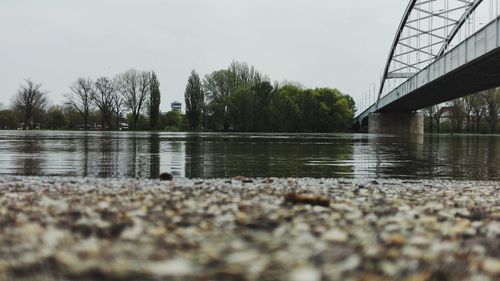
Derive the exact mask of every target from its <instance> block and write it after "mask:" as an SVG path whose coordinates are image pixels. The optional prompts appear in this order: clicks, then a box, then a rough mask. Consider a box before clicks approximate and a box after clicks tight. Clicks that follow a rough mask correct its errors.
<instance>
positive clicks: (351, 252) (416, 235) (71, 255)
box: [0, 177, 500, 281]
mask: <svg viewBox="0 0 500 281" xmlns="http://www.w3.org/2000/svg"><path fill="white" fill-rule="evenodd" d="M0 280H292V281H320V280H359V281H361V280H407V281H419V280H478V281H479V280H500V183H499V182H465V181H411V182H409V181H403V180H363V181H356V180H338V179H276V178H274V179H271V178H269V179H247V178H243V177H238V178H234V179H219V180H187V179H181V180H174V181H171V182H161V181H144V180H140V181H139V180H130V179H123V180H118V179H109V180H108V179H87V178H55V177H35V178H20V177H0Z"/></svg>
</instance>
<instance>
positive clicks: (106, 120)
mask: <svg viewBox="0 0 500 281" xmlns="http://www.w3.org/2000/svg"><path fill="white" fill-rule="evenodd" d="M94 87H95V89H94V93H93V98H92V100H93V101H94V103H95V105H96V106H97V107H98V108H99V110H100V111H101V115H102V127H103V128H104V129H107V130H109V129H111V127H112V124H111V118H112V114H113V95H115V93H116V88H115V85H114V83H113V81H111V80H110V79H109V78H107V77H100V78H98V79H97V80H96V82H95V83H94Z"/></svg>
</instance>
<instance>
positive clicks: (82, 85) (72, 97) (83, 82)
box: [65, 78, 94, 130]
mask: <svg viewBox="0 0 500 281" xmlns="http://www.w3.org/2000/svg"><path fill="white" fill-rule="evenodd" d="M93 83H94V82H93V81H92V80H91V79H90V78H78V79H77V80H76V81H75V82H73V84H71V86H69V89H70V90H71V93H69V94H67V95H65V98H66V104H68V105H70V106H71V107H73V108H74V109H76V110H77V111H78V112H79V113H80V115H81V116H82V117H83V121H84V123H85V130H87V129H88V125H89V114H90V111H91V109H92V104H93V99H92V97H93V96H94V87H93Z"/></svg>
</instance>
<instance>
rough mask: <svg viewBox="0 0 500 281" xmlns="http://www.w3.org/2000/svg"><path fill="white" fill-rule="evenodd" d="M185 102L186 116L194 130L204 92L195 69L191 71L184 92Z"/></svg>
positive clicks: (199, 117)
mask: <svg viewBox="0 0 500 281" xmlns="http://www.w3.org/2000/svg"><path fill="white" fill-rule="evenodd" d="M184 99H185V102H186V117H187V119H188V122H189V125H190V127H191V129H194V130H196V129H197V128H198V126H199V124H200V119H201V113H202V110H203V105H204V99H205V97H204V94H203V89H202V84H201V79H200V76H199V75H198V73H196V71H195V70H193V71H191V75H190V76H189V78H188V82H187V85H186V91H185V92H184Z"/></svg>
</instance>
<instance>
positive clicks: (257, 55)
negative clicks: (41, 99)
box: [0, 0, 408, 110]
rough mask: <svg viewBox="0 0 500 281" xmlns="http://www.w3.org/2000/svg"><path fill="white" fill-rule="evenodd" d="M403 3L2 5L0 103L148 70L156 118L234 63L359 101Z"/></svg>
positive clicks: (95, 1)
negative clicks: (37, 86)
mask: <svg viewBox="0 0 500 281" xmlns="http://www.w3.org/2000/svg"><path fill="white" fill-rule="evenodd" d="M407 3H408V1H406V0H376V1H374V0H358V1H352V0H344V1H341V0H1V1H0V103H3V104H4V105H9V104H11V100H12V98H11V97H12V96H13V95H14V94H15V93H16V90H17V89H18V88H19V84H20V83H21V82H22V81H23V79H25V78H30V79H33V80H34V81H36V82H40V83H42V84H43V88H44V89H45V90H47V91H49V99H50V100H51V102H52V103H54V104H57V103H61V102H62V101H63V94H64V93H66V92H67V91H68V85H70V84H71V82H72V81H74V80H76V78H78V77H80V76H89V77H91V78H96V77H98V76H101V75H107V76H114V75H115V74H117V73H119V72H123V71H125V70H127V69H131V68H136V69H140V70H154V71H156V72H157V74H158V76H159V79H160V82H161V91H162V104H163V105H162V109H163V110H165V109H167V108H168V107H169V104H170V102H172V101H174V100H179V101H182V102H183V100H184V98H183V97H184V88H185V84H186V81H187V77H188V75H189V73H190V71H191V70H192V69H193V68H194V69H196V70H197V71H198V72H199V73H200V74H201V75H205V74H207V73H209V72H212V71H214V70H218V69H221V68H225V67H226V66H227V65H229V64H230V63H231V61H232V60H238V61H243V62H247V63H249V64H251V65H254V66H255V67H257V69H259V70H260V71H261V72H263V73H265V74H268V75H269V76H270V78H271V79H272V80H273V81H274V80H278V81H282V80H285V79H286V80H291V81H298V82H301V83H302V84H303V85H304V86H306V87H336V88H338V89H339V90H341V91H342V92H344V93H347V94H350V95H352V96H353V97H355V98H356V99H357V98H359V97H361V95H362V94H363V93H365V92H367V91H368V88H369V87H370V84H371V83H372V82H376V83H377V84H378V79H379V77H380V74H381V71H382V69H383V67H384V63H385V60H386V59H387V55H388V51H389V47H390V44H391V43H392V40H393V37H394V34H395V32H396V28H397V26H398V24H399V21H400V19H401V16H402V14H403V12H404V9H405V7H406V5H407Z"/></svg>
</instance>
